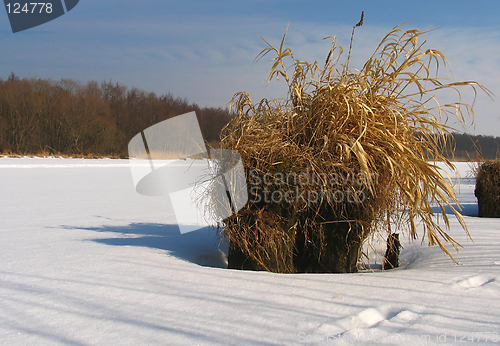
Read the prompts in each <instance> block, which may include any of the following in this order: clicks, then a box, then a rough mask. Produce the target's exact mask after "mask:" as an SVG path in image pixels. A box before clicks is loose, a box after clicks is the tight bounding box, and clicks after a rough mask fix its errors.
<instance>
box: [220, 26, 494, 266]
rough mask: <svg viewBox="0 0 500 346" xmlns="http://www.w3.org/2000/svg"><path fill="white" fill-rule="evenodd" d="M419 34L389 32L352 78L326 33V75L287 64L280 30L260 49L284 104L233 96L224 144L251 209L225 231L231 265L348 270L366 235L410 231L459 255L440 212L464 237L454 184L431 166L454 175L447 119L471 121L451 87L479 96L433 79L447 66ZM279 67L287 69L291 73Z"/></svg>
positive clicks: (306, 65) (228, 222)
mask: <svg viewBox="0 0 500 346" xmlns="http://www.w3.org/2000/svg"><path fill="white" fill-rule="evenodd" d="M353 33H354V31H353ZM424 33H425V31H418V30H408V31H403V30H401V29H399V28H398V27H395V28H394V29H392V30H391V31H390V32H389V33H388V34H387V36H386V37H384V39H383V40H382V41H381V43H380V44H379V46H378V47H377V49H376V50H375V53H374V54H373V55H372V56H371V57H370V58H369V59H368V61H367V62H366V63H365V64H364V66H363V68H362V69H361V70H360V71H351V70H349V66H348V63H349V58H350V52H349V54H348V56H347V59H346V62H345V63H343V64H342V63H340V62H339V61H340V57H341V55H342V48H341V47H339V46H338V45H337V43H336V40H335V38H334V37H327V39H331V41H332V47H331V50H330V52H329V53H328V57H327V59H326V62H325V64H324V67H321V66H320V65H319V64H318V62H314V63H309V62H306V61H301V60H299V59H297V58H295V56H294V55H293V53H292V51H291V50H290V48H285V47H284V40H285V37H286V33H285V35H284V36H283V40H282V41H281V44H280V46H279V48H275V47H273V46H272V45H271V44H269V43H267V41H266V43H267V44H268V45H269V47H268V48H266V49H264V50H263V51H262V52H261V53H260V54H259V55H258V56H257V60H258V59H260V58H262V57H264V56H266V55H267V54H269V53H273V54H275V55H276V57H275V58H274V63H273V65H272V68H271V71H270V72H269V75H268V79H269V80H273V79H274V78H276V79H279V78H280V77H281V78H283V79H284V80H285V81H286V83H287V85H288V96H287V98H286V99H284V100H278V99H277V100H267V99H263V100H261V101H260V102H258V103H256V104H254V103H253V102H252V100H251V99H250V96H249V95H248V94H247V93H246V92H240V93H237V94H235V95H234V97H233V100H232V107H233V109H234V110H235V111H236V114H237V116H236V117H235V118H234V120H233V121H232V122H231V123H230V124H229V125H228V126H227V127H226V128H225V129H224V130H223V135H222V137H221V147H222V148H226V149H232V150H236V151H238V152H239V153H240V155H241V157H242V160H243V164H244V167H245V172H246V175H247V178H248V179H249V181H248V183H249V186H248V187H249V195H250V199H251V202H250V203H248V204H247V205H246V206H245V207H244V208H243V209H242V210H240V211H239V212H238V213H236V214H235V215H233V216H231V217H230V218H228V219H226V220H225V227H224V229H223V230H222V231H221V232H222V235H223V237H224V238H225V239H226V240H227V241H228V242H229V266H230V267H234V268H240V269H257V270H269V271H276V272H290V273H293V272H354V271H356V270H357V262H358V260H359V259H360V256H361V246H362V244H363V242H364V241H365V240H366V239H367V238H368V237H369V236H370V235H372V234H373V233H374V232H387V233H391V227H395V226H394V225H397V227H398V228H399V232H406V234H407V235H408V236H409V238H411V239H416V238H417V224H418V223H421V224H422V225H423V237H427V239H428V243H429V245H438V246H440V248H441V249H442V250H443V251H444V252H445V253H446V254H448V255H449V256H451V257H452V255H451V253H450V252H449V251H448V249H447V248H446V247H445V242H450V243H451V244H452V245H453V246H454V248H455V249H456V250H458V247H459V246H460V244H459V243H458V242H457V241H455V240H454V239H453V238H452V237H451V236H450V235H449V234H448V232H447V231H448V230H449V219H448V216H447V215H446V213H445V207H450V208H451V209H452V210H453V212H454V213H455V216H456V218H457V219H458V220H459V222H460V224H461V225H462V226H463V228H464V230H465V232H467V234H469V232H468V229H467V226H466V224H465V221H464V218H463V217H462V215H461V214H460V213H459V211H457V210H456V209H455V208H454V207H453V205H452V204H455V203H458V201H457V198H456V196H455V194H454V191H453V188H452V187H451V186H450V184H449V183H448V182H447V181H446V180H445V179H443V178H442V175H441V174H440V172H439V169H438V167H437V166H435V165H434V164H433V163H432V161H434V160H438V161H444V162H446V164H447V165H448V166H449V167H452V168H454V167H453V165H452V163H451V162H449V161H448V160H447V159H446V158H445V157H444V156H443V155H442V154H441V150H442V148H443V145H446V144H447V141H448V138H450V137H447V136H446V134H448V133H450V130H451V128H450V127H448V126H446V125H444V124H443V123H445V121H446V119H447V117H448V116H449V115H453V116H456V117H457V118H458V120H459V121H460V122H465V115H467V114H472V116H473V110H472V107H471V106H469V105H467V104H463V103H462V102H461V101H460V97H461V95H460V91H459V90H458V88H459V87H462V86H469V87H471V88H472V89H473V91H474V92H476V90H477V89H478V88H479V89H483V90H486V89H485V88H484V87H483V86H482V85H481V84H478V83H477V82H473V81H468V82H452V83H444V82H443V80H442V79H441V78H438V77H437V71H438V69H439V67H440V64H443V65H446V58H445V56H444V55H443V54H442V53H441V52H439V51H437V50H433V49H426V50H424V49H423V44H424V43H425V42H424V43H420V42H419V38H420V37H421V36H422V35H423V34H424ZM351 43H352V40H351ZM286 59H291V60H292V61H293V63H292V64H291V65H290V66H288V67H287V65H286V64H285V60H286ZM289 71H292V72H293V73H291V74H289V73H288V72H289ZM443 89H446V90H453V91H455V92H456V93H457V96H458V101H457V102H456V103H452V104H445V105H440V104H439V103H438V102H437V100H436V98H435V93H436V92H437V91H439V90H443ZM486 92H488V91H487V90H486ZM433 103H434V105H432V104H433ZM429 160H430V161H431V162H430V161H429ZM299 177H301V178H302V179H301V180H300V179H299ZM306 177H309V180H308V181H306ZM287 193H288V194H287ZM297 196H299V197H297ZM316 196H318V198H316ZM342 196H343V197H342ZM266 197H267V198H266ZM287 197H288V198H287ZM436 205H437V206H438V207H439V209H440V210H441V211H442V219H443V220H444V222H443V223H442V225H444V227H442V226H441V225H440V224H438V220H437V215H436V214H435V213H434V212H433V209H432V206H436ZM443 228H444V229H443ZM452 258H453V257H452Z"/></svg>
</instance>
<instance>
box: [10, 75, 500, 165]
mask: <svg viewBox="0 0 500 346" xmlns="http://www.w3.org/2000/svg"><path fill="white" fill-rule="evenodd" d="M191 111H195V112H196V115H197V118H198V122H199V124H200V128H201V131H202V134H203V137H204V139H205V141H206V142H207V144H209V145H211V146H212V147H217V144H218V142H219V135H220V131H221V130H222V128H223V127H224V126H225V125H226V124H227V123H228V122H229V121H230V119H231V118H232V115H231V113H230V112H229V110H228V109H224V108H220V109H218V108H213V107H200V106H198V105H197V104H194V103H190V102H188V100H186V99H182V98H178V97H177V98H176V97H174V96H173V95H171V94H170V93H168V94H166V95H161V96H158V95H156V94H155V93H153V92H145V91H142V90H139V89H137V88H133V87H132V88H129V87H127V86H125V85H122V84H120V83H113V82H111V81H103V82H101V83H98V82H96V81H91V82H88V83H81V82H78V81H75V80H71V79H62V80H60V81H53V80H50V79H39V78H22V79H21V78H19V77H17V76H16V75H14V74H13V73H12V74H11V75H10V76H9V77H8V78H7V79H2V78H0V154H4V155H68V156H83V157H104V156H106V157H121V158H126V157H127V155H128V154H127V147H128V142H129V141H130V139H131V138H132V137H134V136H135V135H136V134H137V133H140V132H141V131H142V130H144V129H146V128H147V127H149V126H151V125H154V124H156V123H158V122H160V121H163V120H166V119H169V118H171V117H174V116H177V115H180V114H184V113H187V112H191ZM452 136H453V139H452V141H451V142H452V143H453V144H452V146H453V147H452V150H446V152H445V155H446V157H447V158H449V159H454V160H468V159H476V158H477V152H478V150H480V152H481V155H482V156H483V157H484V158H487V159H495V158H500V137H492V136H482V135H476V136H471V135H468V134H460V133H453V134H452Z"/></svg>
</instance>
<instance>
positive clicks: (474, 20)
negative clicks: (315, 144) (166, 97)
mask: <svg viewBox="0 0 500 346" xmlns="http://www.w3.org/2000/svg"><path fill="white" fill-rule="evenodd" d="M361 11H365V21H364V26H363V27H361V28H358V29H357V31H356V36H355V40H354V47H353V57H352V60H351V66H352V67H356V66H358V67H361V66H362V64H363V62H364V61H365V60H366V58H368V57H369V56H370V55H371V53H372V51H373V49H374V48H375V47H376V46H377V44H378V43H379V41H380V40H381V39H382V37H383V36H384V35H385V34H386V33H387V32H388V31H389V30H390V29H391V28H392V27H394V26H396V25H398V24H400V23H402V22H405V21H408V20H412V21H411V22H410V23H408V24H405V25H404V26H403V28H405V29H413V28H414V29H426V28H438V29H437V30H435V31H433V32H430V33H428V34H427V35H426V36H425V38H426V40H427V46H428V48H435V49H438V50H440V51H442V52H443V53H444V54H445V55H446V56H447V57H448V60H449V62H450V64H451V68H452V70H453V76H454V79H455V80H457V81H458V80H477V81H478V82H480V83H483V84H484V85H485V86H487V87H488V88H489V89H490V90H491V91H492V92H493V93H494V94H495V95H497V97H498V96H500V24H499V23H500V21H499V20H498V16H499V15H500V2H498V1H474V2H473V1H438V0H435V1H412V2H403V1H374V0H371V1H334V0H330V1H314V0H313V1H280V0H278V1H276V0H275V1H273V0H268V1H260V0H257V1H251V0H250V1H166V0H144V1H132V0H121V1H117V0H106V1H103V0H100V1H97V0H80V3H79V4H78V5H77V6H76V7H75V8H74V9H73V10H72V11H70V12H68V13H67V14H66V15H64V16H62V17H59V18H57V19H55V20H53V21H51V22H49V23H46V24H44V25H42V26H39V27H36V28H33V29H30V30H26V31H23V32H19V33H16V34H13V33H12V31H11V29H10V26H9V23H8V18H7V14H6V11H4V10H0V40H1V45H0V47H1V48H0V49H1V54H0V77H2V78H7V77H8V75H9V74H10V73H11V72H14V73H15V74H16V75H19V76H21V77H40V78H51V79H54V80H59V79H61V78H72V79H76V80H79V81H82V82H85V81H89V80H97V81H99V82H100V81H103V80H112V81H113V82H119V83H122V84H125V85H127V86H129V87H137V88H139V89H143V90H146V91H154V92H155V93H157V94H165V93H168V92H170V93H172V94H173V95H174V96H179V97H182V98H186V99H188V100H189V101H190V102H195V103H198V104H199V105H200V106H214V107H224V106H226V105H227V104H228V102H229V101H230V100H231V97H232V95H233V94H234V93H235V92H238V91H242V90H244V91H247V92H249V93H250V96H251V97H252V99H253V100H254V101H258V100H260V99H261V98H262V97H270V98H272V97H282V96H284V95H285V93H286V86H285V85H284V84H282V83H279V82H272V83H271V84H268V83H266V81H265V78H266V76H267V73H268V70H269V68H270V58H269V59H268V58H266V59H263V60H261V61H260V62H258V63H257V64H255V65H253V64H252V62H253V60H254V58H255V56H256V55H257V54H258V53H259V52H260V51H261V50H262V49H263V48H264V47H265V43H264V42H263V41H262V40H261V38H260V36H262V37H264V38H265V39H267V40H268V41H270V42H271V43H275V44H278V43H279V41H280V39H281V37H282V35H283V33H284V31H285V29H286V27H287V25H288V24H289V31H288V38H287V43H288V46H290V47H291V48H292V50H293V51H294V54H295V56H296V57H298V58H300V59H301V60H308V61H314V60H318V61H323V60H324V59H325V56H326V54H327V52H328V50H329V42H328V41H322V38H323V37H325V36H329V35H332V36H337V38H338V42H339V44H340V45H342V46H344V47H345V48H347V47H348V45H349V39H350V35H351V30H352V26H353V25H354V24H355V23H357V22H358V20H359V18H360V14H361ZM464 93H465V95H468V94H469V95H470V93H468V92H467V91H466V90H464ZM497 97H496V98H495V100H494V101H493V100H491V99H489V98H488V97H486V96H485V95H481V94H480V95H479V96H478V98H477V100H476V104H475V110H476V120H475V124H474V125H472V126H469V127H468V128H467V132H469V133H476V134H484V135H495V136H500V110H499V107H498V100H497ZM465 100H466V101H472V99H471V98H470V97H465ZM451 124H452V125H454V124H453V123H451ZM454 126H455V125H454ZM459 129H460V130H463V129H462V128H459Z"/></svg>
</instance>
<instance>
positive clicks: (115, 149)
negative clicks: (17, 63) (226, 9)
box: [0, 74, 231, 157]
mask: <svg viewBox="0 0 500 346" xmlns="http://www.w3.org/2000/svg"><path fill="white" fill-rule="evenodd" d="M191 111H196V115H197V117H198V121H199V123H200V127H201V129H202V133H203V136H204V138H205V140H206V141H207V142H208V143H212V144H213V143H215V144H216V143H217V142H218V140H219V134H220V131H221V129H222V128H223V127H224V126H225V125H226V124H227V123H228V122H229V120H230V118H231V116H230V113H229V111H228V110H227V109H217V108H201V107H199V106H198V105H196V104H193V103H189V102H188V101H187V100H185V99H181V98H175V97H174V96H172V95H171V94H167V95H163V96H157V95H156V94H155V93H152V92H145V91H141V90H138V89H136V88H127V87H126V86H124V85H121V84H119V83H112V82H102V83H100V84H99V83H97V82H94V81H92V82H88V83H86V84H83V83H80V82H77V81H74V80H69V79H63V80H61V81H57V82H56V81H53V80H47V79H38V78H29V79H25V78H23V79H20V78H18V77H17V76H15V75H14V74H11V75H10V76H9V77H8V79H6V80H3V79H1V78H0V153H4V154H53V155H54V154H62V155H81V156H113V157H126V156H127V146H128V142H129V141H130V139H131V138H132V137H133V136H135V135H136V134H137V133H139V132H140V131H142V130H144V129H146V128H147V127H149V126H151V125H153V124H156V123H158V122H160V121H162V120H165V119H168V118H171V117H174V116H177V115H180V114H183V113H187V112H191Z"/></svg>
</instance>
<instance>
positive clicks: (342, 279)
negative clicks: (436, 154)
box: [0, 158, 500, 345]
mask: <svg viewBox="0 0 500 346" xmlns="http://www.w3.org/2000/svg"><path fill="white" fill-rule="evenodd" d="M458 169H459V171H460V174H461V175H462V179H461V181H460V182H461V184H460V186H457V191H459V196H460V200H461V202H462V203H463V204H464V206H465V208H464V214H465V215H468V216H466V220H467V223H468V226H469V229H470V232H471V234H472V237H473V238H474V242H471V241H470V240H468V239H467V237H466V235H465V233H464V232H463V230H462V229H461V228H460V226H459V224H458V222H456V221H455V220H454V219H453V218H452V230H451V235H452V236H453V237H455V238H456V239H457V240H459V241H460V242H461V243H462V244H463V245H464V249H462V250H461V251H460V253H458V254H456V256H455V257H456V259H457V260H458V261H459V262H460V265H456V264H455V263H454V262H452V261H451V260H450V259H449V258H448V257H447V256H445V255H444V254H442V252H441V251H440V250H439V248H437V247H432V248H429V247H427V246H426V245H425V244H424V245H421V244H420V242H419V241H417V242H415V243H413V244H407V243H405V242H403V246H404V249H403V250H402V262H403V265H402V267H400V268H398V269H396V270H390V271H384V272H381V271H377V270H375V271H364V272H360V273H356V274H328V275H327V274H299V275H283V274H273V273H267V272H245V271H236V270H228V269H226V268H225V267H226V256H225V251H226V248H225V246H224V244H222V245H220V246H219V240H218V239H217V236H216V233H215V231H213V230H211V229H208V228H205V229H201V230H198V231H195V232H191V233H186V234H180V232H179V227H178V226H177V224H176V219H175V215H174V213H173V208H172V205H171V204H170V201H169V200H168V199H167V198H165V197H146V196H142V195H139V194H138V193H136V192H135V189H134V184H133V181H132V176H131V173H130V168H129V164H128V161H127V160H110V159H102V160H83V159H58V158H43V159H41V158H0V220H1V221H0V344H1V345H301V344H311V345H337V344H338V345H344V344H360V343H363V342H364V343H366V344H390V345H437V344H439V345H443V344H450V345H451V344H456V343H458V342H468V343H474V342H475V343H477V342H479V343H484V342H487V343H490V344H495V343H497V344H500V335H499V334H500V299H499V297H500V219H487V218H477V217H475V216H474V215H476V214H477V202H476V199H475V197H474V180H473V179H464V178H465V177H466V176H467V171H468V170H469V167H468V166H467V164H465V163H458ZM452 178H454V176H452ZM458 189H459V190H458ZM454 254H455V253H454ZM373 264H374V266H373V267H374V268H376V263H375V262H374V263H373Z"/></svg>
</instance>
